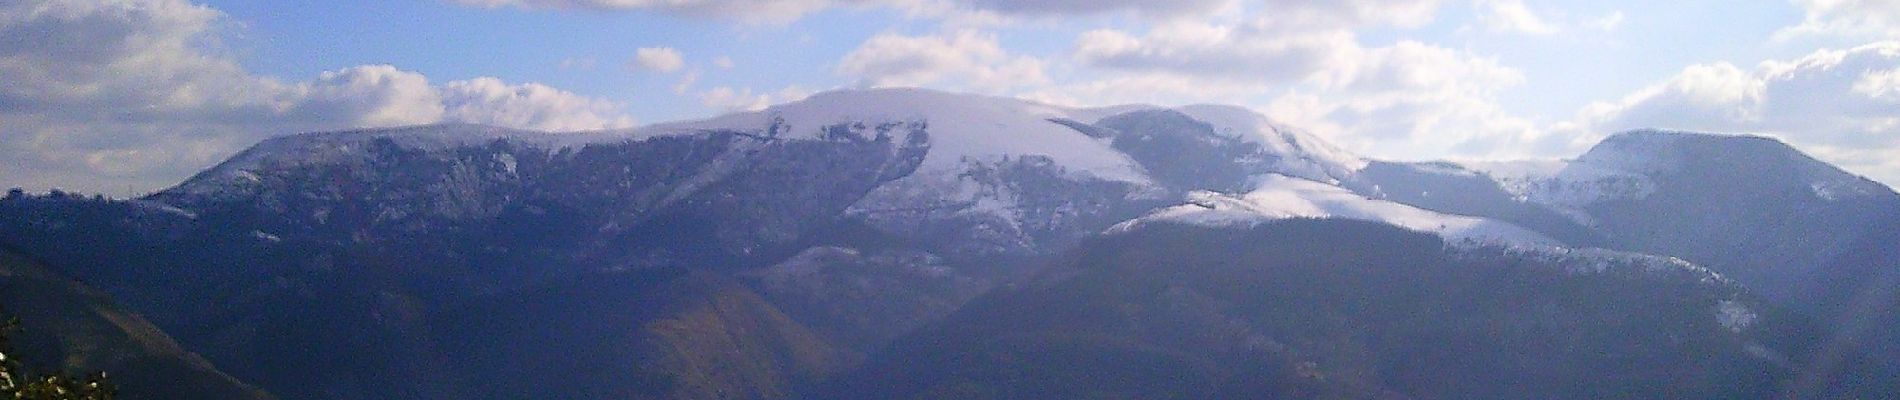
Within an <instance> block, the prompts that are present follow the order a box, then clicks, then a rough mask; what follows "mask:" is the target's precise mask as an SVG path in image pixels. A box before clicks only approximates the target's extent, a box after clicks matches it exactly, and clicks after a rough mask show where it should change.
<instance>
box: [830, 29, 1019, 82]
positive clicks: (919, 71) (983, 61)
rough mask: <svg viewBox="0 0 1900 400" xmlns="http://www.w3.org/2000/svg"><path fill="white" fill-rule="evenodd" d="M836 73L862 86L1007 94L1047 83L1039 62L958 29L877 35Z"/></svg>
mask: <svg viewBox="0 0 1900 400" xmlns="http://www.w3.org/2000/svg"><path fill="white" fill-rule="evenodd" d="M836 72H837V73H839V74H841V75H845V76H849V77H852V78H855V79H856V80H857V81H858V85H860V86H872V87H878V86H936V87H942V88H946V89H952V90H977V91H985V92H992V93H997V92H1009V91H1014V89H1021V88H1024V87H1027V86H1031V85H1040V84H1043V83H1046V82H1048V81H1049V78H1048V76H1046V75H1044V72H1043V63H1042V61H1041V60H1037V59H1035V58H1033V57H1026V56H1019V55H1014V54H1010V53H1009V52H1008V51H1005V50H1004V49H1003V47H1002V46H1001V45H999V44H997V42H996V37H995V36H991V35H987V34H982V33H977V32H974V31H962V32H957V33H954V34H946V35H930V36H914V37H913V36H903V35H897V34H889V33H885V34H879V35H877V36H874V37H872V38H871V39H869V40H866V41H865V42H864V44H862V45H860V46H858V48H857V49H855V50H852V51H851V52H850V53H849V54H846V55H845V56H844V58H843V59H842V60H840V61H839V62H838V66H837V69H836Z"/></svg>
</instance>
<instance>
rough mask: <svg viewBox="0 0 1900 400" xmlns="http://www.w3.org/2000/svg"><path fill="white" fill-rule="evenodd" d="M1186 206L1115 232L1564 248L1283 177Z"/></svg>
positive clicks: (1479, 221) (1501, 226)
mask: <svg viewBox="0 0 1900 400" xmlns="http://www.w3.org/2000/svg"><path fill="white" fill-rule="evenodd" d="M1186 203H1187V204H1183V205H1178V206H1173V207H1167V208H1163V209H1160V210H1157V211H1154V212H1152V213H1150V214H1148V215H1147V216H1143V217H1141V218H1137V219H1134V220H1129V221H1126V222H1122V223H1120V224H1117V225H1115V226H1114V227H1112V228H1110V229H1109V231H1110V232H1124V231H1128V230H1132V229H1135V228H1136V227H1139V226H1141V225H1143V224H1147V223H1154V222H1173V223H1187V224H1194V225H1203V226H1217V227H1225V226H1251V225H1255V224H1260V223H1263V222H1267V221H1273V220H1279V219H1288V218H1346V219H1357V220H1366V221H1376V222H1384V223H1387V224H1392V225H1395V226H1398V227H1402V228H1406V229H1411V230H1416V231H1422V232H1431V233H1435V234H1438V235H1439V236H1441V237H1444V238H1445V239H1447V240H1450V241H1454V242H1470V243H1495V244H1508V245H1535V246H1554V245H1557V244H1558V242H1557V241H1555V240H1552V239H1550V238H1549V237H1546V236H1544V235H1542V234H1539V233H1536V232H1533V231H1531V230H1529V229H1524V228H1521V227H1518V226H1516V225H1512V224H1510V223H1505V222H1501V221H1495V220H1490V219H1483V218H1476V217H1468V216H1461V215H1450V214H1442V213H1438V212H1433V211H1429V210H1424V209H1420V208H1417V207H1412V206H1408V205H1404V204H1400V203H1396V202H1391V201H1385V200H1377V199H1372V198H1367V197H1365V196H1361V195H1359V194H1356V193H1353V192H1351V191H1348V190H1346V189H1345V188H1341V187H1338V186H1333V185H1329V184H1325V183H1320V182H1314V181H1312V180H1307V179H1301V178H1294V177H1288V176H1283V175H1267V176H1263V177H1261V178H1260V180H1259V182H1258V183H1257V184H1256V185H1255V186H1254V190H1253V191H1251V192H1248V193H1245V194H1240V195H1231V194H1223V193H1215V192H1208V191H1197V192H1194V193H1191V194H1189V195H1188V199H1187V202H1186Z"/></svg>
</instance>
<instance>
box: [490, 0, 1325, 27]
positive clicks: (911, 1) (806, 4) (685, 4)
mask: <svg viewBox="0 0 1900 400" xmlns="http://www.w3.org/2000/svg"><path fill="white" fill-rule="evenodd" d="M455 2H456V3H460V4H463V5H468V6H475V7H485V8H503V7H512V8H524V9H557V10H591V11H636V10H639V11H653V12H662V13H670V14H677V15H685V16H693V17H707V18H717V19H726V20H735V21H741V22H747V23H766V24H783V23H788V22H791V21H796V20H798V19H799V18H803V17H804V16H806V15H809V14H811V13H815V12H819V11H823V10H827V9H832V8H870V7H878V8H887V9H896V10H900V11H904V12H906V13H909V14H912V15H917V16H929V17H940V18H949V19H965V20H995V19H998V18H1009V17H1052V16H1081V15H1095V14H1105V13H1114V12H1127V13H1133V14H1136V15H1141V16H1145V17H1154V18H1170V17H1177V16H1184V15H1198V14H1207V13H1211V12H1215V11H1218V10H1222V9H1226V8H1230V7H1231V6H1232V5H1234V4H1236V3H1237V2H1238V0H1165V1H1155V0H455ZM1316 3H1317V2H1316Z"/></svg>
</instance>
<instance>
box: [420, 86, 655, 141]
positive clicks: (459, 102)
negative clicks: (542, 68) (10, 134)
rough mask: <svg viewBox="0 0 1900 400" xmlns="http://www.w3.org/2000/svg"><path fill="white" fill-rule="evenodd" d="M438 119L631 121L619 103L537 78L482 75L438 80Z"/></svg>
mask: <svg viewBox="0 0 1900 400" xmlns="http://www.w3.org/2000/svg"><path fill="white" fill-rule="evenodd" d="M441 93H442V107H443V108H444V111H445V113H444V115H443V119H442V120H444V121H455V122H468V123H477V124H488V125H499V126H508V127H516V128H528V129H537V130H545V131H579V130H590V129H601V128H625V127H630V126H633V124H634V121H633V118H631V117H627V116H626V115H625V114H623V113H622V112H621V111H620V109H621V105H619V104H615V103H614V102H611V101H606V100H601V99H595V98H591V97H587V96H582V95H578V94H574V93H572V92H568V91H564V90H560V89H555V88H553V87H549V86H547V85H542V84H539V83H525V84H519V85H509V84H508V83H506V82H502V81H501V80H500V79H496V78H490V77H482V78H475V79H470V80H464V81H455V82H449V83H448V84H446V85H443V86H442V90H441Z"/></svg>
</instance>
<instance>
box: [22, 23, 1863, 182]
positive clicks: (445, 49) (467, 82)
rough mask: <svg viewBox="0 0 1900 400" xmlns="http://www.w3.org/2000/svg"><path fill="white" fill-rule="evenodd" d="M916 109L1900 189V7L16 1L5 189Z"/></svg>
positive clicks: (1428, 155) (1388, 153) (1427, 156)
mask: <svg viewBox="0 0 1900 400" xmlns="http://www.w3.org/2000/svg"><path fill="white" fill-rule="evenodd" d="M891 86H918V87H927V88H935V89H942V90H949V91H957V92H969V93H980V94H989V95H1003V96H1013V97H1020V98H1025V99H1031V100H1036V101H1042V102H1048V103H1055V104H1061V105H1072V106H1098V105H1114V104H1126V103H1148V104H1156V105H1186V104H1195V103H1221V104H1234V105H1240V106H1245V107H1248V108H1251V109H1253V110H1255V111H1258V112H1261V113H1263V114H1266V115H1267V116H1269V117H1271V118H1273V119H1275V120H1278V121H1280V122H1282V123H1283V124H1286V125H1290V126H1293V127H1297V128H1300V129H1305V130H1308V131H1311V132H1313V133H1314V134H1316V135H1319V136H1321V137H1323V138H1326V139H1329V140H1331V141H1333V142H1334V143H1337V144H1339V145H1340V146H1342V147H1345V148H1347V149H1350V150H1353V151H1355V152H1358V153H1361V154H1364V155H1368V156H1372V157H1376V158H1383V159H1392V160H1439V159H1450V160H1481V159H1516V158H1561V157H1573V156H1575V155H1577V154H1580V153H1581V152H1583V151H1584V150H1587V149H1588V147H1589V146H1590V145H1591V144H1593V143H1595V142H1596V141H1597V140H1600V139H1601V138H1603V137H1604V136H1606V135H1608V134H1611V133H1614V132H1618V131H1622V130H1628V129H1635V128H1645V127H1655V128H1669V129H1684V130H1696V131H1710V132H1724V133H1747V134H1757V135H1766V136H1772V137H1776V138H1780V139H1781V140H1784V141H1786V142H1788V143H1790V144H1793V145H1795V146H1796V147H1798V148H1800V149H1801V150H1803V151H1806V152H1808V153H1810V154H1812V155H1814V156H1816V157H1817V158H1820V159H1822V160H1824V161H1828V162H1832V163H1835V164H1836V165H1840V166H1842V167H1843V168H1845V169H1847V170H1848V171H1850V172H1853V173H1856V174H1861V175H1866V176H1868V177H1870V178H1873V179H1876V180H1879V181H1881V182H1883V183H1887V184H1889V185H1893V184H1895V183H1900V1H1893V0H1756V1H1713V0H1680V1H1668V2H1657V1H1647V0H1644V1H1618V0H1610V1H1595V0H1591V1H1582V0H1469V1H1459V0H1388V1H1375V0H1168V1H1144V0H392V1H314V0H312V1H305V0H280V1H253V0H196V1H192V0H91V1H67V0H0V186H6V187H21V188H26V189H28V190H30V191H44V190H47V189H51V188H61V189H65V190H68V191H77V192H81V193H103V194H106V195H109V196H119V197H126V196H135V195H139V194H143V193H149V192H152V191H156V190H161V189H163V188H165V187H168V186H171V185H173V184H176V183H178V182H179V181H181V180H183V179H185V178H187V177H189V176H190V175H191V174H192V173H195V172H197V171H199V170H202V169H205V168H208V167H210V166H212V165H215V164H216V163H217V162H218V161H221V160H223V159H224V158H227V157H229V156H231V155H233V154H235V153H236V152H238V151H241V150H243V149H244V148H246V147H248V146H250V145H252V144H255V143H257V142H258V141H260V140H263V139H265V138H269V137H272V136H277V135H284V134H292V133H298V132H307V131H324V130H340V129H351V128H367V127H388V126H401V125H413V124H427V123H440V122H468V123H482V124H492V125H500V126H508V127H516V128H528V129H537V130H545V131H588V130H599V129H613V128H627V127H636V126H640V125H645V124H652V123H660V122H667V121H675V120H682V119H697V118H705V117H710V116H714V115H718V114H722V113H727V112H733V111H741V110H753V109H759V108H763V107H765V106H767V105H770V104H775V103H782V102H787V101H794V100H797V99H800V98H803V97H805V96H808V95H810V94H812V93H815V92H820V91H825V90H835V89H844V88H862V87H891Z"/></svg>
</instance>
